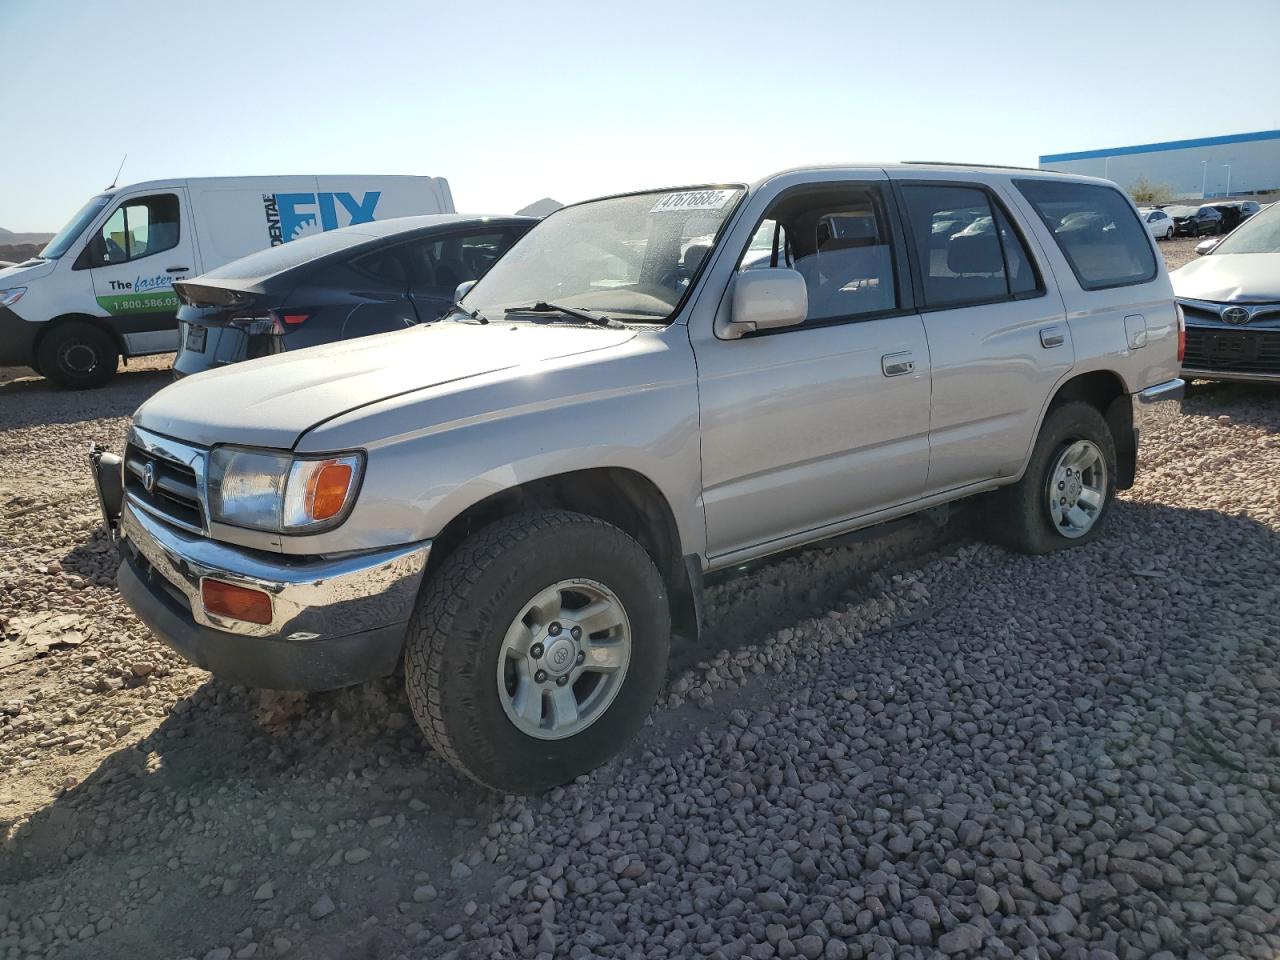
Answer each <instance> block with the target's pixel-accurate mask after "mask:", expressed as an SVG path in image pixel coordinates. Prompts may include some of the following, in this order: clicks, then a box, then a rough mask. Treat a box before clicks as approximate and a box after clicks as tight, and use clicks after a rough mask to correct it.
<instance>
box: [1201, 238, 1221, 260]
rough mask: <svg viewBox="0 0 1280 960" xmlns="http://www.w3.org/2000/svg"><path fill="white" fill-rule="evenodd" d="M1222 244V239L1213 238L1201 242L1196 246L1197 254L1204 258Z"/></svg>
mask: <svg viewBox="0 0 1280 960" xmlns="http://www.w3.org/2000/svg"><path fill="white" fill-rule="evenodd" d="M1221 242H1222V238H1221V237H1213V238H1211V239H1209V240H1204V241H1201V242H1200V243H1197V244H1196V254H1197V255H1199V256H1201V257H1203V256H1204V255H1205V254H1206V253H1211V252H1213V248H1214V247H1216V246H1217V245H1218V244H1220V243H1221Z"/></svg>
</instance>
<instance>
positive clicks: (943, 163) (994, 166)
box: [902, 160, 1054, 173]
mask: <svg viewBox="0 0 1280 960" xmlns="http://www.w3.org/2000/svg"><path fill="white" fill-rule="evenodd" d="M902 163H903V164H904V165H908V166H913V167H980V168H982V169H984V170H1034V171H1036V172H1037V173H1044V172H1045V171H1043V170H1041V169H1040V168H1039V167H1019V166H1015V165H1014V164H1012V163H962V162H960V161H958V160H903V161H902ZM1049 172H1050V173H1053V172H1054V171H1052V170H1050V171H1049Z"/></svg>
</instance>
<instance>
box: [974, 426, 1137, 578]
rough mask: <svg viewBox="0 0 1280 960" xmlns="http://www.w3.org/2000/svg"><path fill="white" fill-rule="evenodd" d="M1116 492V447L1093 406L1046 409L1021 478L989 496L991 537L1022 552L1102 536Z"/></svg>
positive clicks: (1040, 549)
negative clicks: (1025, 469) (1042, 422)
mask: <svg viewBox="0 0 1280 960" xmlns="http://www.w3.org/2000/svg"><path fill="white" fill-rule="evenodd" d="M1115 492H1116V446H1115V440H1114V439H1113V438H1112V436H1111V430H1110V429H1109V428H1108V427H1107V422H1106V420H1104V419H1103V418H1102V414H1100V413H1099V412H1098V410H1097V408H1095V407H1093V406H1091V405H1090V404H1087V403H1083V402H1080V401H1073V402H1070V403H1064V404H1062V405H1061V406H1059V407H1055V408H1053V409H1052V410H1050V411H1049V414H1048V416H1046V417H1045V420H1044V424H1043V426H1041V428H1040V435H1039V436H1038V437H1037V438H1036V444H1035V448H1034V449H1033V450H1032V452H1031V460H1030V462H1029V463H1028V464H1027V471H1026V473H1025V474H1024V475H1023V477H1022V479H1021V480H1019V481H1018V482H1017V483H1015V484H1013V485H1012V486H1009V487H1005V488H1004V489H1003V490H998V491H996V492H995V493H994V494H992V495H991V499H990V511H989V523H988V529H989V530H990V532H991V535H992V538H993V539H995V540H997V541H998V542H999V543H1001V544H1002V545H1004V546H1006V547H1008V548H1010V549H1012V550H1017V551H1020V552H1022V553H1048V552H1050V551H1051V550H1060V549H1062V548H1063V547H1076V546H1081V545H1083V544H1086V543H1088V542H1089V541H1090V540H1093V539H1094V538H1095V537H1097V536H1098V535H1099V534H1100V533H1101V532H1102V528H1103V526H1104V525H1105V523H1106V520H1107V515H1108V514H1109V513H1110V512H1111V503H1112V501H1113V500H1114V499H1115Z"/></svg>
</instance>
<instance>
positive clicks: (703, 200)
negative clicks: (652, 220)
mask: <svg viewBox="0 0 1280 960" xmlns="http://www.w3.org/2000/svg"><path fill="white" fill-rule="evenodd" d="M737 192H738V191H737V190H685V191H684V192H682V193H668V194H667V195H666V196H665V197H663V198H662V199H661V200H659V201H658V202H657V203H655V204H654V205H653V209H652V210H650V211H649V212H650V213H667V212H669V211H672V210H719V209H720V208H721V207H723V206H724V205H725V204H726V203H728V202H729V199H730V198H731V197H732V196H733V195H734V194H735V193H737Z"/></svg>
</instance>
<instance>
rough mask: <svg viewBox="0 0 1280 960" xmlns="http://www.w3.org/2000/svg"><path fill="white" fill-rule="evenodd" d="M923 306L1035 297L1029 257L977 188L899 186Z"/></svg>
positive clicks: (1004, 219)
mask: <svg viewBox="0 0 1280 960" xmlns="http://www.w3.org/2000/svg"><path fill="white" fill-rule="evenodd" d="M902 196H903V199H904V201H905V202H906V207H907V219H908V220H909V221H910V224H911V235H912V238H913V239H914V242H915V249H916V259H917V262H918V263H919V264H920V281H921V286H922V287H923V293H924V302H925V306H927V307H933V308H935V309H936V308H941V307H959V306H965V305H970V304H978V303H994V302H997V301H1000V300H1013V299H1021V298H1024V297H1034V296H1038V295H1039V294H1040V293H1041V292H1042V291H1043V289H1044V288H1043V287H1042V285H1041V283H1040V277H1039V275H1038V274H1037V273H1036V270H1035V266H1034V265H1033V262H1032V260H1031V255H1030V254H1029V253H1028V252H1027V248H1026V245H1025V244H1024V243H1023V241H1022V238H1021V237H1020V236H1019V235H1018V232H1017V231H1016V230H1015V229H1014V228H1013V225H1012V224H1011V223H1010V222H1009V218H1008V216H1007V215H1006V214H1005V212H1004V210H1003V209H1002V208H1001V207H1000V205H999V204H996V203H993V202H992V201H991V198H990V196H989V195H988V194H987V192H986V191H985V190H981V189H978V188H977V187H966V186H951V185H941V184H904V185H903V187H902Z"/></svg>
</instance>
